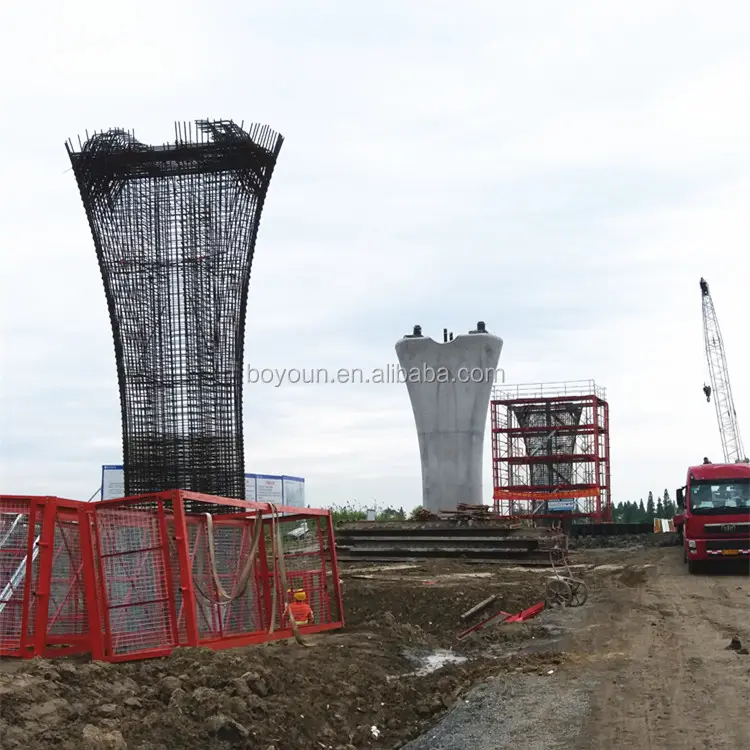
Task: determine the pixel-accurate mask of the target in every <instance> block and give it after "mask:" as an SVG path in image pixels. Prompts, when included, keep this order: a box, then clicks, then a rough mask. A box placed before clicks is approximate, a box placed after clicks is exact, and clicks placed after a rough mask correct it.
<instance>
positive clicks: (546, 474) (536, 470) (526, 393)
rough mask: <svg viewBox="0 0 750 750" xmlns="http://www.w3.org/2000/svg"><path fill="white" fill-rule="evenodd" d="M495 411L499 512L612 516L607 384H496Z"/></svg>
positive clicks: (593, 517) (494, 451)
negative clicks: (564, 500)
mask: <svg viewBox="0 0 750 750" xmlns="http://www.w3.org/2000/svg"><path fill="white" fill-rule="evenodd" d="M490 414H491V428H492V471H493V485H494V489H495V494H496V497H497V496H501V497H502V499H500V500H496V503H495V510H496V512H497V513H498V514H499V515H501V516H505V517H514V518H555V519H563V518H567V519H572V518H578V519H590V520H591V521H610V520H611V496H610V456H609V404H608V403H607V400H606V391H605V389H604V388H600V387H599V386H597V385H596V384H595V383H594V381H593V380H583V381H569V382H563V383H537V384H528V385H517V386H504V385H503V386H499V387H496V388H495V389H494V390H493V393H492V400H491V406H490ZM577 491H578V492H581V495H580V496H576V494H575V493H576V492H577ZM546 493H549V494H550V496H551V497H554V495H555V493H557V494H558V496H560V495H564V496H565V497H566V498H572V499H571V500H569V501H568V503H560V502H558V503H555V502H553V501H548V500H545V499H542V498H543V497H544V495H545V494H546ZM514 495H515V497H514ZM566 506H567V507H566ZM560 508H564V509H563V510H561V509H560Z"/></svg>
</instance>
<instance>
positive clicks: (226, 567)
mask: <svg viewBox="0 0 750 750" xmlns="http://www.w3.org/2000/svg"><path fill="white" fill-rule="evenodd" d="M187 522H188V534H189V539H190V557H191V561H192V567H191V574H192V587H193V590H194V592H195V610H196V616H197V628H198V637H199V639H200V641H201V642H208V641H213V640H215V639H217V638H228V637H233V636H242V635H247V634H251V633H259V632H261V631H263V629H264V618H263V609H262V596H263V594H262V590H261V586H260V581H259V579H258V575H257V571H256V568H257V553H256V562H254V563H253V565H252V567H251V568H250V571H249V575H245V576H244V577H243V573H244V572H245V569H246V562H247V556H248V553H249V552H250V549H251V545H252V541H253V531H254V528H255V523H256V521H255V520H254V519H253V518H247V519H241V520H231V521H222V520H221V518H220V517H216V518H215V519H212V525H213V560H214V563H212V560H211V554H210V546H211V545H210V542H209V533H208V519H207V518H206V517H205V516H189V517H188V519H187ZM214 564H215V567H216V574H215V575H214V572H213V566H214ZM217 579H218V580H217ZM220 587H221V588H220Z"/></svg>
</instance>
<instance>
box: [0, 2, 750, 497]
mask: <svg viewBox="0 0 750 750" xmlns="http://www.w3.org/2000/svg"><path fill="white" fill-rule="evenodd" d="M749 23H750V6H748V5H747V4H746V3H743V2H741V1H740V0H738V1H737V2H722V1H721V0H719V1H718V2H714V3H711V4H710V5H706V4H705V3H702V2H698V1H697V0H674V1H668V0H648V2H644V1H642V0H627V1H626V0H612V1H611V2H607V3H602V2H599V1H595V0H577V1H576V2H574V3H560V2H557V1H556V0H555V1H552V0H537V1H536V2H533V3H518V2H508V1H506V0H487V1H484V0H465V1H464V2H462V3H460V4H457V3H454V2H451V3H448V2H444V1H443V0H429V2H427V1H426V0H422V1H421V2H418V1H417V0H380V1H379V2H377V3H352V2H342V1H339V0H336V1H331V2H324V1H323V0H305V1H304V2H302V1H301V0H296V1H291V0H287V1H286V2H253V1H252V0H251V1H250V2H239V1H236V0H214V2H213V3H211V4H208V3H205V2H193V0H181V2H179V3H177V2H172V1H171V0H165V1H164V2H159V3H153V2H149V3H146V2H144V1H143V0H131V2H130V3H128V6H127V11H126V12H123V10H122V7H121V6H119V5H114V4H108V3H101V2H93V1H92V0H67V1H66V2H65V3H55V4H52V3H49V4H47V5H46V6H45V7H44V10H43V12H42V11H41V9H40V7H39V6H38V5H36V4H29V3H2V4H0V91H2V100H1V103H0V109H1V110H2V111H3V112H4V113H5V115H4V117H2V119H0V159H1V161H0V163H1V164H2V171H0V493H3V494H45V495H59V496H63V497H71V498H76V499H88V497H90V496H91V495H92V494H93V493H94V492H95V491H96V489H97V486H98V484H99V481H100V472H101V465H102V464H109V463H120V461H121V458H122V454H121V434H120V408H119V397H118V390H117V379H116V371H115V359H114V350H113V345H112V336H111V329H110V324H109V318H108V314H107V308H106V302H105V297H104V292H103V287H102V283H101V277H100V274H99V270H98V266H97V263H96V258H95V253H94V246H93V242H92V239H91V234H90V231H89V228H88V225H87V222H86V217H85V214H84V211H83V207H82V204H81V201H80V197H79V194H78V190H77V187H76V183H75V179H74V177H73V175H72V172H71V171H70V163H69V161H68V160H67V154H66V151H65V148H64V142H65V140H66V139H67V138H69V137H70V138H75V137H77V135H78V134H82V135H85V131H86V130H89V131H93V130H100V129H106V128H110V127H122V128H128V129H133V130H134V131H135V134H136V136H137V137H138V138H139V140H141V141H143V142H146V143H161V142H163V141H165V140H167V139H169V138H170V137H171V136H172V134H173V132H174V130H173V122H174V121H175V120H180V121H183V120H194V119H198V118H206V117H209V118H233V119H235V120H237V121H241V120H244V121H245V122H246V123H249V122H260V123H263V124H267V125H269V126H270V127H272V128H273V129H275V130H277V131H278V132H280V133H281V134H283V136H284V137H285V139H286V140H285V142H284V145H283V147H282V150H281V154H280V157H279V161H278V164H277V168H276V171H275V173H274V176H273V179H272V182H271V187H270V190H269V193H268V198H267V201H266V205H265V208H264V212H263V217H262V221H261V226H260V231H259V236H258V242H257V246H256V254H255V259H254V261H253V267H252V276H251V281H250V292H249V301H248V310H247V324H246V325H247V329H246V342H245V366H246V367H256V368H285V367H286V368H290V367H295V368H300V369H301V368H307V369H308V370H309V369H314V368H330V369H331V370H332V371H333V370H337V369H338V368H362V369H365V370H369V369H370V368H376V367H387V366H388V365H395V364H396V356H395V352H394V344H395V342H396V341H397V340H398V339H399V338H400V337H401V336H402V335H403V334H405V333H407V332H409V331H411V329H412V327H413V326H414V325H415V324H420V325H422V327H423V330H424V333H425V334H426V335H431V336H433V337H434V338H436V339H440V338H441V337H442V330H443V328H444V327H447V328H449V329H450V330H452V331H454V332H456V333H459V332H467V331H468V330H470V329H472V328H473V327H474V326H475V324H476V322H477V321H478V320H484V321H486V323H487V327H488V329H489V330H490V331H491V332H492V333H494V334H496V335H498V336H500V337H501V338H502V339H503V341H504V346H503V351H502V355H501V360H500V367H502V368H503V370H504V373H505V380H506V383H508V384H516V383H536V382H548V381H563V380H584V379H586V380H587V379H594V380H595V381H596V383H597V385H599V386H603V387H605V388H606V389H607V398H608V401H609V405H610V421H611V438H610V442H611V462H612V499H613V501H614V502H622V501H626V500H636V501H637V500H639V499H640V498H645V496H646V495H647V493H648V491H649V490H653V491H654V493H655V494H657V493H658V494H661V492H662V491H663V489H664V488H665V487H667V488H669V489H670V492H671V493H672V494H673V489H674V488H675V487H678V486H680V485H681V484H683V483H684V475H685V470H686V467H687V466H688V465H689V464H690V463H698V462H700V461H701V460H702V458H703V456H709V457H711V458H714V460H718V459H720V458H721V444H720V440H719V433H718V426H717V422H716V416H715V413H714V410H713V405H710V404H707V403H706V401H705V398H704V396H703V393H702V386H703V384H704V382H706V381H707V379H708V372H707V367H706V364H705V357H704V352H703V334H702V322H701V300H700V290H699V286H698V282H699V279H700V278H701V277H702V276H704V277H705V278H706V279H707V280H708V282H709V284H710V286H711V291H712V294H713V297H714V302H715V305H716V309H717V313H718V316H719V320H720V324H721V328H722V332H723V334H724V341H725V345H726V349H727V357H728V362H729V369H730V375H731V379H732V385H733V389H734V398H735V405H736V408H737V413H738V416H739V419H740V424H741V425H743V424H744V426H745V430H746V435H747V437H746V438H745V440H746V441H748V440H750V379H749V378H748V370H749V368H750V353H749V351H748V346H747V322H748V315H749V313H750V295H748V281H747V273H746V272H747V270H748V261H747V257H748V247H750V220H749V219H748V210H747V207H748V205H750V139H748V135H747V134H748V133H749V132H750V88H748V86H747V81H748V78H750V46H748V45H747V28H748V24H749ZM743 269H744V271H745V272H744V273H743ZM743 420H744V422H743ZM244 431H245V452H246V469H247V471H251V472H260V473H269V474H291V475H296V476H302V477H305V479H306V486H307V502H308V503H309V504H311V505H313V506H320V507H323V506H329V505H332V504H334V505H335V504H343V503H347V502H352V501H355V502H356V503H357V504H360V505H362V506H368V505H369V506H371V505H373V504H377V505H378V506H379V507H384V506H388V505H392V506H394V507H399V506H402V507H404V508H406V509H408V508H412V507H414V506H416V505H419V504H420V502H421V480H420V470H419V466H420V464H419V450H418V445H417V436H416V431H415V426H414V418H413V415H412V412H411V406H410V402H409V399H408V395H407V391H406V386H405V385H403V384H390V385H385V384H381V385H365V384H362V385H358V384H328V385H291V384H286V385H282V386H280V387H274V386H273V385H257V384H256V385H252V384H247V385H246V386H245V392H244ZM485 448H486V450H485V453H486V457H485V463H484V493H485V495H486V498H487V502H491V495H492V479H491V477H492V473H491V460H490V459H491V457H490V453H489V448H490V446H489V439H487V440H486V445H485Z"/></svg>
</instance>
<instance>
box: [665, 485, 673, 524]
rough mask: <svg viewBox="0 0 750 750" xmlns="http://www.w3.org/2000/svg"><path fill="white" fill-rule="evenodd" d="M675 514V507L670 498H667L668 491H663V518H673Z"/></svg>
mask: <svg viewBox="0 0 750 750" xmlns="http://www.w3.org/2000/svg"><path fill="white" fill-rule="evenodd" d="M674 514H675V506H674V503H673V502H672V498H671V497H669V490H667V489H665V490H664V517H665V518H673V517H674Z"/></svg>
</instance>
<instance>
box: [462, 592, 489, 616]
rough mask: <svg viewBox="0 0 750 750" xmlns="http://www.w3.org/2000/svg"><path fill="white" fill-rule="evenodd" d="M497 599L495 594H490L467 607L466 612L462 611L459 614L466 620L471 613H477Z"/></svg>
mask: <svg viewBox="0 0 750 750" xmlns="http://www.w3.org/2000/svg"><path fill="white" fill-rule="evenodd" d="M496 600H497V594H493V595H492V596H488V597H487V598H486V599H484V600H483V601H481V602H479V604H477V605H475V606H474V607H472V608H471V609H467V610H466V612H464V613H463V614H462V615H461V619H462V620H468V619H469V618H470V617H471V616H472V615H475V614H477V613H478V612H481V611H482V610H483V609H486V608H487V607H489V606H490V604H492V602H494V601H496Z"/></svg>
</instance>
